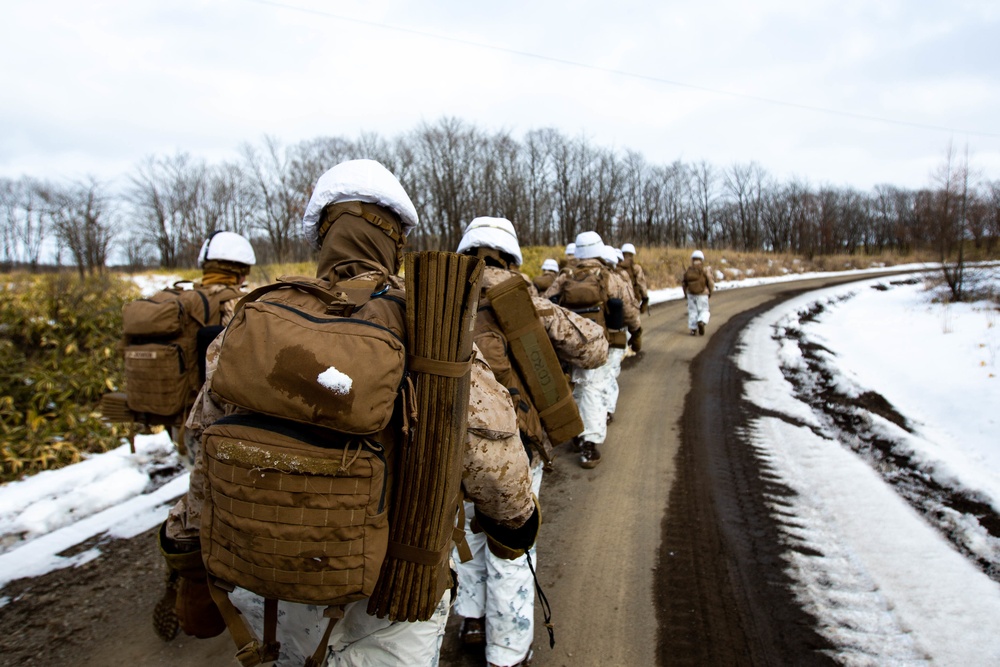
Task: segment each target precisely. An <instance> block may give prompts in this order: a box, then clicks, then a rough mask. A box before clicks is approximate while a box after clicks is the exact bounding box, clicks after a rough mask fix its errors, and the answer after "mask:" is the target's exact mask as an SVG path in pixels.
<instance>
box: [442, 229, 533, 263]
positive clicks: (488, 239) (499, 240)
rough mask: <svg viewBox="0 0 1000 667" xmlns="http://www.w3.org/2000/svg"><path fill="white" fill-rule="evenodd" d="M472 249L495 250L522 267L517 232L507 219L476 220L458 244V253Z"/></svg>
mask: <svg viewBox="0 0 1000 667" xmlns="http://www.w3.org/2000/svg"><path fill="white" fill-rule="evenodd" d="M471 248H493V249H494V250H499V251H500V252H505V253H507V254H508V255H510V256H511V257H513V258H514V261H515V262H516V264H517V266H521V262H522V261H523V260H522V258H521V246H520V245H518V242H517V232H515V231H514V225H513V223H511V221H510V220H508V219H507V218H475V219H473V221H472V222H470V223H469V226H468V227H466V228H465V234H464V235H463V236H462V240H461V241H459V243H458V250H457V251H456V252H458V253H463V252H465V251H466V250H469V249H471Z"/></svg>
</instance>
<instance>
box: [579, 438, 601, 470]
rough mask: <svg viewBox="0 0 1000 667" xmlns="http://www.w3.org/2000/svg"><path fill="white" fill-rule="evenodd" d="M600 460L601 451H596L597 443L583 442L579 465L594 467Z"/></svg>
mask: <svg viewBox="0 0 1000 667" xmlns="http://www.w3.org/2000/svg"><path fill="white" fill-rule="evenodd" d="M600 462H601V453H600V452H599V451H597V445H595V444H594V443H592V442H586V441H585V442H584V443H583V447H582V449H581V450H580V467H581V468H588V469H589V468H596V467H597V464H598V463H600Z"/></svg>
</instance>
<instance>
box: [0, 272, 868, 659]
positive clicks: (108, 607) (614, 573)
mask: <svg viewBox="0 0 1000 667" xmlns="http://www.w3.org/2000/svg"><path fill="white" fill-rule="evenodd" d="M870 277H873V276H871V275H867V276H857V277H854V278H853V279H855V280H857V279H859V278H870ZM851 279H852V278H845V277H838V278H826V279H816V280H809V281H802V282H796V283H784V284H777V285H767V286H762V287H754V288H743V289H738V290H730V291H722V292H717V293H716V295H715V296H714V297H713V298H712V300H711V308H712V320H711V323H710V324H709V326H708V330H707V335H705V336H703V337H702V336H694V337H692V336H690V335H688V331H687V324H686V310H685V306H684V304H683V303H682V302H680V301H676V302H669V303H665V304H659V305H656V306H654V307H653V309H652V313H651V314H650V315H649V316H647V317H646V318H645V320H644V323H643V347H644V349H643V352H642V353H641V355H638V356H637V357H633V358H630V359H627V360H626V362H625V369H624V371H623V373H622V376H621V378H620V385H621V393H620V397H619V402H618V410H617V413H616V414H615V417H614V421H613V422H612V423H611V424H610V425H609V428H608V438H607V441H606V443H605V444H604V446H603V447H601V454H602V460H601V464H600V465H599V466H598V467H597V468H594V469H593V470H584V469H582V468H580V467H579V466H578V465H577V463H576V459H575V457H574V456H573V455H572V454H570V453H568V452H559V453H560V454H561V455H560V457H559V458H558V459H557V460H556V462H555V465H554V469H553V470H552V471H551V472H548V473H546V475H545V477H544V479H543V483H542V492H541V502H542V505H543V516H544V523H543V526H542V531H541V535H540V538H539V544H538V563H537V567H538V575H539V581H540V583H541V585H542V588H543V590H544V592H545V594H546V596H547V597H548V600H549V602H550V603H551V607H552V622H553V624H554V629H555V639H556V644H555V647H554V648H551V649H550V648H549V642H548V636H547V634H546V633H545V629H544V627H543V624H542V616H541V609H540V605H536V632H535V644H534V652H535V658H534V662H533V664H534V665H535V666H536V667H542V666H546V667H547V666H567V667H569V666H571V665H572V666H574V667H581V666H587V665H602V666H608V665H622V666H632V665H640V666H641V665H791V664H794V665H811V664H831V661H830V660H829V659H828V658H827V657H826V656H825V654H824V653H823V652H822V649H824V648H825V646H824V644H823V641H822V639H821V638H819V637H818V636H817V635H816V634H815V633H814V632H813V631H812V629H811V619H810V618H809V617H808V616H806V615H805V614H804V613H803V612H802V611H801V610H800V609H799V608H798V607H797V606H796V605H795V604H794V602H793V599H792V595H791V593H790V591H789V588H788V582H787V581H786V580H785V577H784V575H783V574H782V563H781V561H780V549H779V546H778V544H777V541H776V539H775V534H776V533H775V529H774V526H773V525H772V523H771V521H770V519H769V517H768V514H767V512H766V511H765V510H764V507H763V505H762V502H761V496H762V494H763V493H765V492H767V493H769V494H772V495H779V496H780V495H781V493H782V489H780V488H776V487H775V486H774V485H773V484H772V483H770V482H769V481H768V474H767V470H762V469H760V467H759V465H758V463H757V462H756V460H755V459H754V457H753V455H752V452H751V451H750V449H749V448H748V447H747V446H746V445H745V444H744V443H743V442H742V441H741V440H740V426H741V425H742V424H744V423H745V421H746V420H747V419H748V418H750V417H752V416H753V413H752V412H748V407H747V406H746V405H744V404H743V402H742V401H741V391H742V381H743V378H742V377H740V374H739V371H738V369H736V368H735V366H734V365H733V364H732V363H731V356H732V354H733V353H734V352H735V351H736V343H737V340H738V337H739V332H740V330H741V329H742V327H743V326H745V324H746V323H748V322H749V321H750V319H752V318H753V316H754V315H755V314H756V313H758V312H761V311H763V310H766V309H767V308H769V307H770V306H772V305H774V304H775V303H776V302H777V301H779V300H783V299H785V298H788V297H790V296H792V295H795V294H799V293H801V292H803V291H807V290H810V289H816V288H819V287H822V286H825V285H830V284H834V283H838V282H847V281H849V280H851ZM92 546H94V544H85V545H81V546H80V547H79V549H85V548H90V547H92ZM100 550H101V552H102V555H101V557H100V558H97V559H96V560H92V561H90V562H89V563H86V564H84V565H82V566H80V567H78V568H75V569H69V570H61V571H57V572H53V573H50V574H48V575H45V576H43V577H39V578H35V579H24V580H19V581H15V582H12V583H11V584H9V585H8V586H7V587H5V588H4V590H3V591H0V596H3V597H6V598H8V599H9V602H8V603H7V604H6V605H5V606H3V607H0V665H45V666H57V665H73V666H74V667H87V666H91V665H93V666H95V667H96V666H98V665H99V666H101V667H110V666H116V665H148V666H161V667H194V666H200V665H206V666H208V665H221V666H224V667H230V666H232V665H238V664H239V663H237V662H236V661H235V660H234V659H233V657H232V656H233V645H232V642H231V640H230V639H229V638H228V636H227V635H225V634H223V635H222V636H220V637H216V638H214V639H209V640H195V639H191V638H187V637H183V636H180V637H178V638H177V639H175V640H174V641H172V642H169V643H167V642H163V641H161V640H160V639H159V638H158V637H157V636H156V635H155V634H154V632H153V629H152V625H151V620H150V619H151V613H152V609H153V606H154V605H155V604H156V601H157V599H158V597H159V595H160V593H161V581H162V577H163V574H164V568H163V565H162V562H161V559H160V556H159V554H158V552H157V550H156V543H155V532H154V531H150V532H148V533H146V534H144V535H141V536H139V537H137V538H134V539H132V540H117V541H112V542H107V543H103V544H101V545H100ZM458 624H459V619H457V618H454V617H453V618H452V619H451V620H450V621H449V632H448V635H447V636H446V639H445V643H444V646H443V648H442V656H441V664H442V665H451V666H461V667H465V666H472V665H476V666H481V665H483V664H485V663H484V660H483V655H482V652H481V651H480V652H479V653H478V655H477V654H476V653H475V652H469V651H467V650H466V649H464V648H463V647H461V646H459V644H458V641H457V631H458Z"/></svg>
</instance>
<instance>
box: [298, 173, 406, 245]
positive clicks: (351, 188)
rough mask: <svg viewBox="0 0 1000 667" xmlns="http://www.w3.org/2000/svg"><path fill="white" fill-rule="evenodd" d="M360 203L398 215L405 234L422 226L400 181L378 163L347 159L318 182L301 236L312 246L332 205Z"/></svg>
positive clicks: (310, 201)
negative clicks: (381, 207) (322, 219)
mask: <svg viewBox="0 0 1000 667" xmlns="http://www.w3.org/2000/svg"><path fill="white" fill-rule="evenodd" d="M349 201H360V202H366V203H368V204H377V205H378V206H384V207H385V208H387V209H389V210H390V211H392V212H393V213H395V214H396V215H398V216H399V220H400V222H401V223H402V225H403V234H409V232H410V230H411V229H413V228H414V227H416V226H417V225H418V224H420V220H419V218H418V217H417V209H416V208H415V207H414V206H413V202H412V201H410V197H409V195H407V194H406V190H404V189H403V186H402V185H401V184H400V182H399V179H397V178H396V177H395V176H393V174H392V172H391V171H389V170H388V169H386V168H385V167H384V166H382V164H381V163H380V162H376V161H375V160H348V161H347V162H341V163H340V164H338V165H337V166H336V167H333V168H332V169H329V170H328V171H327V172H326V173H325V174H323V175H322V176H320V177H319V180H317V181H316V187H315V188H313V193H312V197H310V199H309V204H308V206H306V212H305V214H304V215H303V216H302V234H303V236H305V237H306V240H308V241H309V243H311V244H312V245H314V246H315V245H316V243H317V241H318V238H317V236H318V229H319V223H320V216H321V215H322V213H323V209H324V208H326V207H327V206H328V205H329V204H340V203H343V202H349Z"/></svg>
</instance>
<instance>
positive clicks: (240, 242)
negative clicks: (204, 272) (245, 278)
mask: <svg viewBox="0 0 1000 667" xmlns="http://www.w3.org/2000/svg"><path fill="white" fill-rule="evenodd" d="M209 260H222V261H226V262H237V263H239V264H246V265H247V266H253V265H254V264H256V263H257V255H256V254H255V253H254V251H253V246H252V245H250V242H249V241H247V240H246V239H245V238H243V237H242V236H240V235H239V234H237V233H235V232H216V233H215V234H213V235H212V236H210V237H209V238H207V239H205V242H204V243H202V244H201V252H199V253H198V267H199V268H200V267H203V266H205V262H207V261H209Z"/></svg>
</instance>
